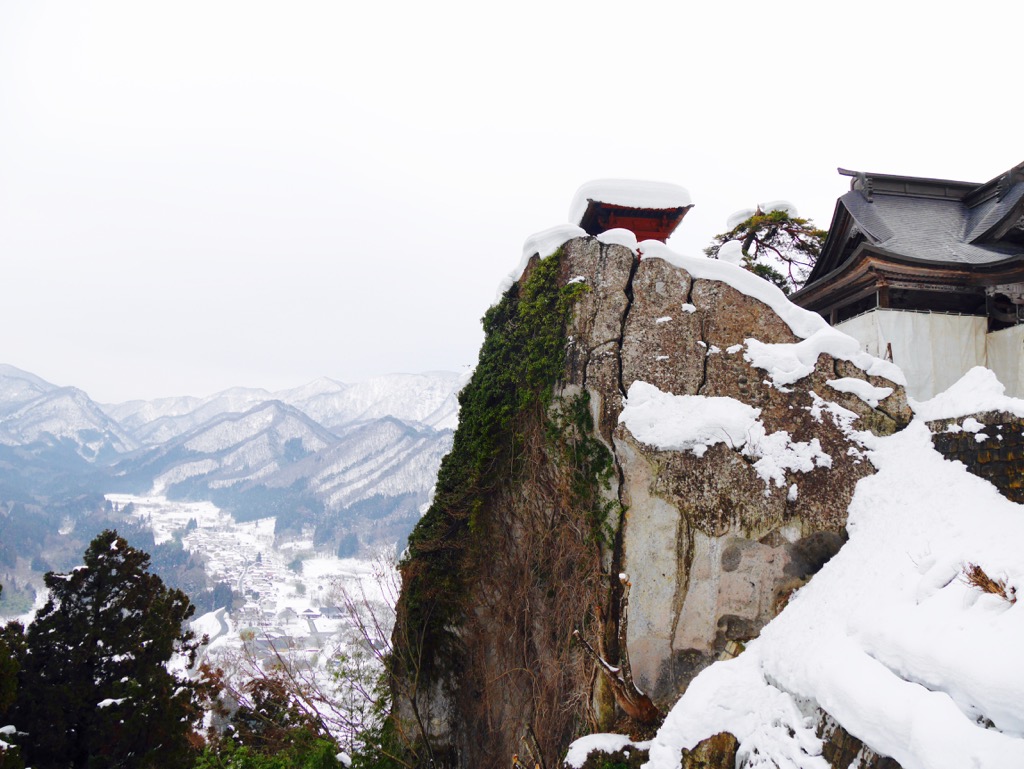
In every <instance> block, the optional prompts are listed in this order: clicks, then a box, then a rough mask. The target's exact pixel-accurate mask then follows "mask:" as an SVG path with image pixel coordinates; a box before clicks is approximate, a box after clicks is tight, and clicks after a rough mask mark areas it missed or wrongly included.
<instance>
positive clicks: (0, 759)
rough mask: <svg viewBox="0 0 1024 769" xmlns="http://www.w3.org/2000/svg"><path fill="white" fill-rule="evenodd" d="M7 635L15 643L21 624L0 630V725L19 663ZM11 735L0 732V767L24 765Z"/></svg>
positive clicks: (11, 701) (12, 693)
mask: <svg viewBox="0 0 1024 769" xmlns="http://www.w3.org/2000/svg"><path fill="white" fill-rule="evenodd" d="M2 593H3V586H2V585H0V594H2ZM9 635H10V636H11V637H12V638H13V640H14V642H15V644H17V643H18V642H19V639H20V637H21V625H19V624H18V623H16V622H12V623H11V624H10V625H8V627H7V628H6V629H4V630H3V631H0V726H6V725H8V722H7V718H6V713H7V710H8V709H9V708H10V707H11V705H13V704H14V698H15V693H16V692H17V687H18V667H19V665H18V660H17V657H16V654H15V650H14V648H12V645H11V644H9V643H8V636H9ZM13 737H14V735H11V734H9V733H3V734H0V769H21V767H23V766H24V764H23V763H22V761H21V754H20V752H19V751H18V748H17V746H15V745H14V744H13V743H12V742H11V740H12V739H13Z"/></svg>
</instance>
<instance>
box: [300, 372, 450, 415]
mask: <svg viewBox="0 0 1024 769" xmlns="http://www.w3.org/2000/svg"><path fill="white" fill-rule="evenodd" d="M464 384H465V377H464V376H462V375H460V374H454V373H452V372H447V371H444V372H431V373H427V374H390V375H388V376H381V377H374V378H373V379H367V380H366V381H364V382H359V383H357V384H353V385H347V386H344V387H343V389H342V387H341V386H339V389H337V390H334V391H322V392H318V393H314V394H312V395H308V396H306V395H305V394H302V395H300V394H298V393H296V394H294V395H293V394H291V393H282V394H281V395H282V400H285V401H286V402H287V403H291V404H292V405H293V406H295V407H296V408H298V409H301V410H302V411H304V412H306V413H307V414H309V416H311V417H312V418H313V419H315V420H317V421H318V422H320V423H321V424H323V425H325V426H327V427H329V428H341V427H344V426H345V425H349V424H352V423H354V422H364V421H367V420H370V419H379V418H381V417H386V416H388V417H395V418H396V419H400V420H402V421H403V422H415V423H419V424H424V425H428V426H430V427H434V428H437V429H442V430H443V429H448V430H452V429H454V428H455V424H456V422H457V420H458V410H459V403H458V393H459V390H460V389H462V386H463V385H464Z"/></svg>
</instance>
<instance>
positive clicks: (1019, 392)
mask: <svg viewBox="0 0 1024 769" xmlns="http://www.w3.org/2000/svg"><path fill="white" fill-rule="evenodd" d="M987 342H988V367H989V368H990V369H992V371H993V372H995V375H996V378H997V379H998V380H999V381H1000V382H1002V383H1003V384H1004V385H1006V394H1007V395H1010V396H1012V397H1014V398H1024V326H1014V327H1013V328H1004V329H1003V330H1002V331H993V332H992V333H991V334H989V335H988V339H987Z"/></svg>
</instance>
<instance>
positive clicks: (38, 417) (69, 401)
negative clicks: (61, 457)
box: [0, 387, 138, 460]
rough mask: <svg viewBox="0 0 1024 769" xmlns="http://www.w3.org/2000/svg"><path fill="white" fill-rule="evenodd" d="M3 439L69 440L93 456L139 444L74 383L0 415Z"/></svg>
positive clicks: (19, 442)
mask: <svg viewBox="0 0 1024 769" xmlns="http://www.w3.org/2000/svg"><path fill="white" fill-rule="evenodd" d="M23 392H24V391H23ZM0 441H2V442H4V443H6V444H7V445H24V444H30V443H37V442H43V443H56V442H60V441H70V442H71V443H72V444H74V446H75V448H76V450H77V452H78V453H79V454H80V455H81V456H83V457H85V458H86V459H90V460H92V459H99V458H111V457H113V456H114V455H116V454H122V453H124V452H126V451H131V450H133V449H135V448H136V447H137V445H138V444H136V442H135V440H134V439H133V438H131V437H130V436H129V435H128V433H126V432H125V431H124V430H122V429H121V426H120V425H118V424H117V423H116V422H115V421H114V420H112V419H111V418H110V417H108V416H107V415H106V414H105V413H104V412H103V411H102V410H101V409H100V408H99V407H98V406H97V405H96V404H95V403H93V402H92V401H91V400H90V399H89V396H87V395H86V394H85V393H84V392H82V391H81V390H79V389H77V388H74V387H59V388H52V389H48V390H45V391H44V392H42V393H41V394H40V395H38V396H37V397H35V398H34V399H32V400H28V401H25V402H23V403H21V404H20V405H18V406H16V407H15V408H14V409H13V410H11V411H9V412H8V413H6V414H4V415H3V417H0Z"/></svg>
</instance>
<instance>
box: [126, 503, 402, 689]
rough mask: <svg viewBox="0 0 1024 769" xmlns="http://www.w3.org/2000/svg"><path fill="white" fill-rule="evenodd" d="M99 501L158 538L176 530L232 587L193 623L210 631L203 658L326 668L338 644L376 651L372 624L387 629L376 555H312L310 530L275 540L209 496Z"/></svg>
mask: <svg viewBox="0 0 1024 769" xmlns="http://www.w3.org/2000/svg"><path fill="white" fill-rule="evenodd" d="M107 499H108V500H109V501H110V502H111V503H112V504H114V505H115V507H116V508H118V509H120V510H122V511H126V512H128V513H129V514H130V515H131V516H133V517H134V518H135V519H137V520H138V521H139V522H140V523H143V524H145V525H147V526H149V527H150V528H151V529H152V531H153V535H154V538H155V540H156V542H157V543H160V542H165V541H168V540H170V539H172V538H173V537H175V536H179V537H180V538H181V542H182V545H183V546H184V547H185V549H186V550H188V551H190V552H192V553H196V554H199V555H201V556H202V557H203V559H204V560H205V561H206V569H207V573H208V575H209V578H210V580H211V582H213V583H215V584H226V585H229V586H230V589H231V599H230V601H229V602H228V606H222V607H220V608H217V609H215V610H214V611H212V612H210V613H207V614H204V615H202V616H200V617H196V618H194V620H193V623H192V626H193V629H194V631H195V633H196V636H197V637H199V638H201V637H202V636H204V635H205V636H207V637H208V642H207V644H206V645H205V646H204V648H203V650H202V652H201V653H202V654H203V656H204V658H210V659H211V661H214V660H215V661H216V662H217V664H220V665H225V666H227V667H231V666H232V665H231V664H230V663H235V665H240V666H241V667H243V668H245V669H246V670H247V671H249V672H251V669H252V668H254V667H264V666H266V667H274V666H280V665H288V666H290V667H293V668H301V669H305V670H308V671H316V670H322V671H324V672H325V674H327V673H329V668H330V665H329V662H328V661H329V660H330V659H331V658H332V657H335V656H336V655H338V654H339V652H343V651H344V650H345V649H346V647H349V646H351V645H353V644H357V645H359V646H360V647H363V648H364V650H365V651H367V652H368V653H369V654H370V656H375V653H376V652H378V651H380V648H381V647H382V645H383V644H384V643H385V639H384V638H383V637H374V636H382V635H383V634H382V633H381V632H380V630H378V629H377V628H378V626H379V627H380V629H381V630H388V629H389V628H390V623H389V622H387V621H386V617H387V616H389V615H390V609H389V605H390V604H393V602H394V599H393V597H389V595H388V593H389V592H390V590H391V586H392V585H394V584H395V583H396V580H395V579H394V577H393V573H392V569H391V567H390V566H389V565H388V561H387V559H385V558H384V557H381V558H377V559H374V560H358V559H353V558H344V559H343V558H336V557H332V556H325V555H323V554H321V553H316V552H314V549H313V542H312V538H311V537H310V538H309V539H300V540H294V541H288V542H283V543H275V535H274V524H275V519H274V518H262V519H259V520H256V521H250V522H245V523H237V522H235V521H234V519H233V518H232V517H231V515H230V514H229V513H227V512H224V511H222V510H220V509H218V508H217V507H216V506H215V505H213V504H212V503H210V502H186V501H172V500H168V499H166V498H165V497H160V496H134V495H129V494H109V495H107ZM371 628H373V630H372V631H371ZM367 631H371V632H369V635H370V636H371V637H369V638H367V637H364V636H365V635H367ZM367 647H369V648H367Z"/></svg>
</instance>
